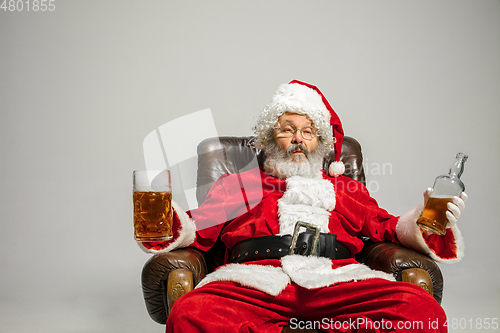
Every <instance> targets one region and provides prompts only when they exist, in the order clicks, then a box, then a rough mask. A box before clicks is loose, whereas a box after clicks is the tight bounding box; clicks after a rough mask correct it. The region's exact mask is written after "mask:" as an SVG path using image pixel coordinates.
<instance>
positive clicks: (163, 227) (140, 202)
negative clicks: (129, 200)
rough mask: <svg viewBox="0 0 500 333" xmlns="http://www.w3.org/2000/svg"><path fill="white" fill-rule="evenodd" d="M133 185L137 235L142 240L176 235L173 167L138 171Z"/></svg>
mask: <svg viewBox="0 0 500 333" xmlns="http://www.w3.org/2000/svg"><path fill="white" fill-rule="evenodd" d="M133 186H134V187H133V192H134V194H133V200H134V238H135V239H136V240H137V241H141V242H161V241H166V240H170V239H172V185H171V181H170V171H169V170H139V171H134V173H133Z"/></svg>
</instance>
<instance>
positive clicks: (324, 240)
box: [229, 231, 352, 263]
mask: <svg viewBox="0 0 500 333" xmlns="http://www.w3.org/2000/svg"><path fill="white" fill-rule="evenodd" d="M314 236H315V234H314V232H310V231H306V232H303V233H300V234H298V237H297V242H296V245H295V247H292V251H291V252H292V253H293V254H300V255H305V256H307V255H310V254H311V252H312V250H313V247H312V245H313V240H314ZM292 241H293V237H292V236H291V235H285V236H265V237H256V238H250V239H247V240H244V241H241V242H239V243H238V244H236V245H235V246H234V247H233V248H232V249H231V255H230V256H229V262H230V263H242V262H246V261H252V260H263V259H279V258H281V257H284V256H286V255H288V254H289V252H290V248H291V245H292ZM315 255H316V256H319V257H326V258H330V259H332V260H335V259H347V258H351V257H352V256H351V251H350V250H349V249H348V248H347V246H345V245H344V244H343V243H341V242H339V241H337V235H332V234H325V233H320V234H319V238H318V245H317V248H316V253H315Z"/></svg>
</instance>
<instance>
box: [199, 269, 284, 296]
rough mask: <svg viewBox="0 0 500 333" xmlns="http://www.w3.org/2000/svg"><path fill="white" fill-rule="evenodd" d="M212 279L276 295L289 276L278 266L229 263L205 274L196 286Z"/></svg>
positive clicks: (281, 289)
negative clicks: (235, 283)
mask: <svg viewBox="0 0 500 333" xmlns="http://www.w3.org/2000/svg"><path fill="white" fill-rule="evenodd" d="M213 281H232V282H237V283H239V284H241V285H242V286H245V287H251V288H254V289H257V290H260V291H263V292H265V293H267V294H269V295H273V296H277V295H279V294H280V293H281V292H282V291H283V289H285V288H286V286H287V285H288V284H289V283H290V278H289V277H288V275H286V274H285V273H284V272H283V270H282V269H281V268H280V267H274V266H263V265H243V264H229V265H226V266H222V267H219V268H218V269H217V270H216V271H214V272H212V273H210V274H208V275H207V276H205V278H204V279H203V280H201V281H200V283H198V285H197V286H196V288H200V287H201V286H204V285H206V284H207V283H210V282H213Z"/></svg>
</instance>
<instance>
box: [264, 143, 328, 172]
mask: <svg viewBox="0 0 500 333" xmlns="http://www.w3.org/2000/svg"><path fill="white" fill-rule="evenodd" d="M293 147H294V146H292V147H290V148H289V149H288V151H285V150H283V149H282V148H280V147H278V145H276V143H274V142H271V143H270V144H269V145H268V147H267V149H266V161H265V163H264V171H265V172H266V173H268V174H270V175H272V176H275V177H278V178H280V179H287V178H290V177H292V176H301V177H304V178H322V174H321V169H322V165H323V154H321V152H320V149H317V150H315V151H313V152H309V151H308V150H307V149H305V147H303V151H304V154H298V155H292V151H293V150H294V148H293Z"/></svg>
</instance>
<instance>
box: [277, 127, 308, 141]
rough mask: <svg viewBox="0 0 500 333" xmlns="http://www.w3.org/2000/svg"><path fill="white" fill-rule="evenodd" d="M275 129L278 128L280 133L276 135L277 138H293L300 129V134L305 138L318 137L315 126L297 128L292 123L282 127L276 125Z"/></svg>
mask: <svg viewBox="0 0 500 333" xmlns="http://www.w3.org/2000/svg"><path fill="white" fill-rule="evenodd" d="M274 129H275V130H278V131H279V133H278V134H277V135H276V137H277V138H291V137H292V136H294V135H295V133H297V131H300V134H301V135H302V137H303V138H304V139H305V140H312V139H313V138H314V137H316V130H315V129H314V128H313V127H309V126H308V127H302V128H295V126H292V125H284V126H282V127H274Z"/></svg>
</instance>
